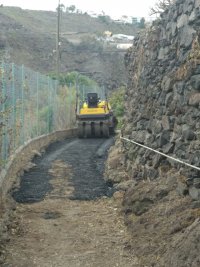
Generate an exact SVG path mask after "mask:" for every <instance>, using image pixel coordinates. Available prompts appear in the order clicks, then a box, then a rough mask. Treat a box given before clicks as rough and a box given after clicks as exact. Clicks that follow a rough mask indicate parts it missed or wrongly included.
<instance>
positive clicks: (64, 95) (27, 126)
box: [0, 63, 76, 169]
mask: <svg viewBox="0 0 200 267" xmlns="http://www.w3.org/2000/svg"><path fill="white" fill-rule="evenodd" d="M75 101H76V93H75V88H74V87H73V86H69V87H61V86H59V84H58V82H57V81H56V80H52V79H51V78H49V77H48V76H45V75H41V74H40V73H37V72H34V71H32V70H30V69H29V68H26V67H24V66H17V65H15V64H5V63H1V65H0V148H1V161H0V169H2V167H3V166H4V164H5V163H6V162H7V160H8V158H9V156H10V155H11V154H13V152H14V151H15V150H16V149H17V148H18V147H19V146H20V145H22V144H24V143H25V142H26V141H28V140H30V139H32V138H34V137H37V136H40V135H43V134H48V133H51V132H53V131H56V130H62V129H67V128H71V127H74V125H75Z"/></svg>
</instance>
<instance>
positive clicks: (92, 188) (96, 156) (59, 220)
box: [2, 139, 138, 267]
mask: <svg viewBox="0 0 200 267" xmlns="http://www.w3.org/2000/svg"><path fill="white" fill-rule="evenodd" d="M112 142H113V140H112V139H82V140H81V139H72V140H66V141H63V142H58V143H54V144H52V145H51V146H50V147H49V148H48V149H47V151H46V153H45V154H44V155H43V156H42V157H37V158H36V159H35V160H34V162H33V163H34V164H33V168H32V169H31V170H30V171H28V172H26V173H25V174H24V176H23V177H21V181H20V184H19V186H18V187H17V188H13V191H12V197H13V198H14V200H15V201H16V202H17V204H16V210H15V211H14V213H13V220H12V222H11V225H10V236H9V239H10V240H9V242H8V243H7V244H6V247H5V260H4V263H2V266H4V267H33V266H37V267H39V266H40V267H50V266H52V267H53V266H55V267H57V266H62V267H68V266H69V267H78V266H83V267H86V266H91V267H101V266H102V267H103V266H104V267H105V266H107V267H110V266H113V267H114V266H126V267H129V266H138V262H137V257H135V255H134V254H133V251H132V252H131V250H130V245H129V239H128V234H127V232H126V227H125V226H124V223H123V216H122V214H121V212H120V205H121V199H122V197H123V193H121V192H114V190H113V188H112V187H111V186H110V185H109V184H106V182H105V181H104V179H103V172H104V161H105V158H106V152H107V149H108V148H109V147H110V146H111V144H112ZM113 194H114V195H113Z"/></svg>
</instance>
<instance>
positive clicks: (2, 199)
mask: <svg viewBox="0 0 200 267" xmlns="http://www.w3.org/2000/svg"><path fill="white" fill-rule="evenodd" d="M74 136H77V129H76V128H74V129H68V130H60V131H56V132H53V133H51V134H48V135H42V136H39V137H37V138H34V139H32V140H30V141H27V142H26V143H25V144H24V145H23V146H20V147H19V148H18V149H17V150H16V151H15V153H14V154H13V155H12V156H11V158H10V160H9V162H8V163H7V164H6V166H5V168H4V169H3V170H2V171H1V173H0V218H1V215H2V214H3V213H4V211H5V209H6V196H7V194H8V192H9V190H10V189H11V187H12V185H13V183H14V182H15V181H16V179H17V177H18V176H19V175H20V172H21V171H22V170H24V169H25V167H26V166H27V164H28V162H30V161H31V159H32V158H33V157H34V156H35V154H36V152H37V151H41V150H42V149H44V148H46V147H47V146H48V145H50V144H51V143H53V142H55V141H61V140H64V139H65V138H70V137H74Z"/></svg>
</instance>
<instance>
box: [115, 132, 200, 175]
mask: <svg viewBox="0 0 200 267" xmlns="http://www.w3.org/2000/svg"><path fill="white" fill-rule="evenodd" d="M120 139H121V140H123V141H126V142H129V143H132V144H135V145H137V146H140V147H143V148H145V149H148V150H150V151H153V152H155V153H157V154H159V155H161V156H164V157H166V158H169V159H171V160H174V161H176V162H179V163H181V164H183V165H186V166H188V167H190V168H193V169H196V170H198V171H200V168H199V167H197V166H194V165H191V164H189V163H187V162H184V161H182V160H180V159H177V158H174V157H172V156H169V155H167V154H165V153H163V152H160V151H158V150H155V149H153V148H150V147H148V146H145V145H142V144H140V143H138V142H135V141H134V140H130V139H128V138H125V137H122V136H120Z"/></svg>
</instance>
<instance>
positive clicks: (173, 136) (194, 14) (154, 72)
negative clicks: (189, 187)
mask: <svg viewBox="0 0 200 267" xmlns="http://www.w3.org/2000/svg"><path fill="white" fill-rule="evenodd" d="M199 26H200V1H199V0H177V1H176V2H175V3H174V4H172V5H171V6H170V7H169V8H168V9H167V10H166V11H165V12H164V13H163V14H161V18H160V19H158V20H157V21H155V22H154V23H153V25H152V26H151V27H150V28H148V29H147V30H145V31H144V32H142V33H140V34H139V36H138V37H136V38H135V40H134V44H133V48H132V49H131V50H130V51H129V53H127V55H126V57H125V64H126V68H127V70H128V72H129V85H128V88H127V91H126V96H125V109H126V114H125V118H124V127H123V129H122V134H123V136H124V137H127V138H130V139H133V140H135V141H136V142H140V143H142V144H145V145H147V146H149V147H151V148H153V149H156V150H160V151H162V152H164V153H166V154H168V155H170V156H173V157H175V158H178V159H180V160H183V161H185V162H188V163H190V164H193V165H196V166H197V167H198V166H200V120H199V118H200V109H199V108H200V28H199ZM124 149H125V155H126V161H125V167H126V170H127V173H128V174H129V177H131V178H134V179H136V180H138V179H147V178H148V179H150V180H152V179H154V178H157V177H159V167H160V166H163V165H165V166H169V168H171V167H176V169H177V171H179V172H181V174H183V175H184V176H185V177H186V179H187V180H188V179H189V180H190V182H191V180H193V179H194V178H195V179H196V181H197V178H199V177H200V175H199V174H198V171H196V170H193V169H190V168H185V167H184V166H183V165H181V164H177V163H175V162H174V161H171V160H167V159H166V158H165V157H162V156H160V155H157V154H155V153H153V152H151V151H148V150H145V149H143V148H139V147H137V146H134V145H132V144H128V143H124ZM197 182H198V181H197Z"/></svg>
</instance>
